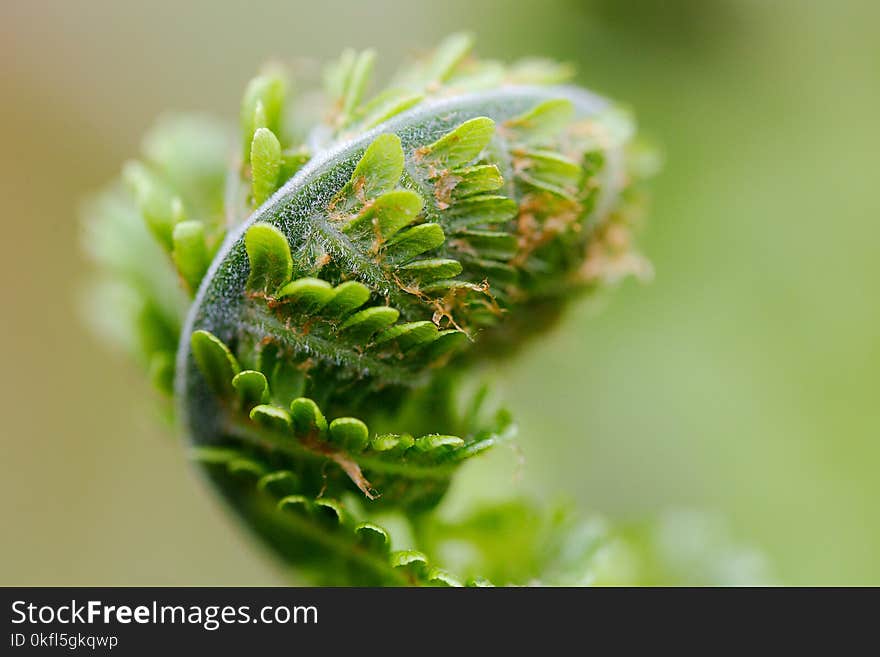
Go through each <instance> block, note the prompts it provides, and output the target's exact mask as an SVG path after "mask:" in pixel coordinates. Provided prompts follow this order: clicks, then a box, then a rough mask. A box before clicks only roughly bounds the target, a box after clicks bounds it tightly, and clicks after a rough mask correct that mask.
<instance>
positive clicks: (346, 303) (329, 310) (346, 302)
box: [321, 281, 370, 317]
mask: <svg viewBox="0 0 880 657" xmlns="http://www.w3.org/2000/svg"><path fill="white" fill-rule="evenodd" d="M369 298H370V290H369V288H368V287H367V286H366V285H364V284H363V283H359V282H357V281H346V282H345V283H340V284H339V285H337V286H336V287H335V288H334V290H333V296H332V297H331V298H330V299H329V300H328V301H327V303H326V304H325V305H324V307H323V308H321V314H323V315H329V316H331V317H344V316H345V315H347V314H348V313H350V312H352V311H354V310H357V309H358V308H360V307H361V306H363V305H364V304H365V303H366V302H367V301H368V300H369Z"/></svg>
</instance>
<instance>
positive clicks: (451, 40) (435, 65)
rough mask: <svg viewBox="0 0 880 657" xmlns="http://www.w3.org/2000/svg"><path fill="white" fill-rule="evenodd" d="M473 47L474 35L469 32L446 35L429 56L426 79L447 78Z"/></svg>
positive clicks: (438, 80)
mask: <svg viewBox="0 0 880 657" xmlns="http://www.w3.org/2000/svg"><path fill="white" fill-rule="evenodd" d="M473 47H474V37H473V35H471V34H467V33H464V32H460V33H458V34H452V35H450V36H448V37H446V39H444V40H443V41H442V42H441V43H440V45H439V46H437V49H436V50H435V51H434V56H433V57H432V58H431V63H430V65H429V66H428V71H427V79H428V81H431V82H443V81H444V80H446V79H447V78H449V77H450V76H451V75H452V73H453V71H455V68H456V67H457V66H458V65H459V64H460V63H461V61H462V60H463V59H464V58H465V57H467V54H468V53H469V52H470V51H471V50H472V49H473Z"/></svg>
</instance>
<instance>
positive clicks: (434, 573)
mask: <svg viewBox="0 0 880 657" xmlns="http://www.w3.org/2000/svg"><path fill="white" fill-rule="evenodd" d="M426 579H427V581H428V584H429V585H430V586H451V587H455V588H459V587H462V586H464V585H463V584H462V583H461V580H459V579H458V578H457V577H455V576H454V575H452V574H451V573H449V572H447V571H445V570H443V569H442V568H431V570H429V571H428V576H427V578H426Z"/></svg>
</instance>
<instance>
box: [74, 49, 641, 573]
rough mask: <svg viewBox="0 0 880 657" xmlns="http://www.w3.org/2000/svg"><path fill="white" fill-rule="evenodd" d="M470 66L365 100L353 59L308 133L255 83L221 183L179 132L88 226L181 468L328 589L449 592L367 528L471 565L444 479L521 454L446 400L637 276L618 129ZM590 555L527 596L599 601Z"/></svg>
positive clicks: (175, 125)
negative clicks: (400, 530) (460, 556)
mask: <svg viewBox="0 0 880 657" xmlns="http://www.w3.org/2000/svg"><path fill="white" fill-rule="evenodd" d="M470 51H471V43H470V39H469V37H467V36H463V35H456V36H453V37H451V38H450V39H448V40H446V41H445V42H444V43H443V44H441V45H440V46H439V47H438V48H437V50H436V51H435V52H434V53H433V54H432V55H431V56H429V57H426V58H425V59H424V60H421V61H418V62H416V63H414V64H412V65H410V66H409V67H407V68H406V69H405V70H404V71H402V72H401V73H400V74H399V75H398V76H397V77H396V79H395V81H394V83H392V85H391V86H390V87H389V88H388V89H387V90H385V91H383V92H380V93H378V94H377V95H375V96H373V97H372V98H370V99H365V94H366V87H367V83H368V80H369V76H370V71H371V68H372V64H373V53H372V52H371V51H367V52H364V53H354V52H346V53H344V54H343V56H342V57H341V58H340V60H339V61H338V62H337V63H336V64H334V65H333V66H331V67H330V68H329V69H328V70H327V73H326V76H325V78H326V79H325V87H326V92H325V98H326V100H325V102H324V104H323V105H320V108H321V109H320V110H318V111H316V110H315V103H314V102H306V100H307V98H304V99H300V100H297V99H295V98H292V97H291V95H290V94H289V93H288V91H287V89H288V81H287V79H286V77H285V75H284V74H282V73H281V72H279V71H277V70H269V71H267V72H266V73H264V74H262V75H260V76H259V77H257V78H256V79H254V80H253V81H252V82H251V83H250V85H249V86H248V88H247V90H246V93H245V97H244V100H243V102H242V108H241V133H242V144H241V147H240V150H239V149H233V150H237V151H238V152H239V156H238V157H237V158H236V159H235V162H234V164H233V165H232V166H231V167H226V160H227V151H229V150H230V149H229V144H228V143H226V139H225V133H224V132H223V131H222V130H218V129H217V128H216V127H214V125H213V124H211V123H209V122H206V121H195V120H192V119H185V120H171V121H168V122H166V123H165V124H164V125H162V126H161V127H160V129H159V130H158V131H157V132H156V133H155V134H154V135H153V137H152V138H151V139H150V140H148V142H147V143H146V145H145V152H146V158H145V161H143V162H137V163H131V164H129V165H128V166H127V168H126V171H125V176H124V177H125V179H126V182H127V187H128V192H124V191H119V190H117V191H114V192H112V193H110V194H109V195H108V196H106V197H104V199H103V200H102V201H101V203H102V207H101V208H100V209H99V210H97V211H96V212H95V214H96V216H98V220H97V221H96V222H95V223H94V224H93V230H92V231H91V233H90V242H91V246H92V249H93V251H94V252H95V253H96V255H97V257H98V259H99V260H101V262H102V264H103V265H104V267H105V270H107V271H109V272H111V274H112V275H111V276H110V277H108V278H109V279H110V280H109V281H105V283H107V284H106V285H105V287H104V288H102V290H101V295H103V296H104V297H105V298H107V299H111V300H113V301H114V302H115V303H116V305H115V306H114V308H115V313H116V314H117V315H118V314H121V311H120V308H121V306H120V305H119V298H120V297H124V298H125V299H127V301H128V302H129V304H130V307H131V313H130V315H129V317H130V319H131V324H132V325H133V326H134V334H135V336H136V337H135V338H134V339H132V340H131V342H132V344H134V345H136V347H137V349H138V350H139V351H140V354H141V356H142V358H143V360H144V362H145V364H146V365H147V367H148V368H149V370H150V372H151V374H152V376H153V379H154V381H155V382H156V384H157V385H158V386H159V387H160V388H161V389H163V390H165V391H166V392H167V393H169V394H170V395H173V398H174V407H175V409H176V413H177V415H178V416H179V421H180V423H181V425H182V426H183V428H184V430H185V432H186V434H187V435H188V437H189V440H190V442H191V446H192V449H191V452H192V455H193V458H194V459H195V460H196V461H198V462H199V463H200V464H201V466H202V467H203V468H204V471H205V472H206V473H207V475H208V477H209V478H210V479H211V481H212V482H213V483H214V484H215V486H216V487H217V489H218V490H219V491H220V493H221V494H222V495H223V496H224V498H225V499H226V500H227V502H228V503H229V504H230V505H231V506H232V507H233V508H235V509H236V510H237V512H238V513H239V514H240V516H241V517H242V518H243V519H244V520H245V521H246V522H247V523H248V524H249V525H250V526H251V527H252V528H253V529H255V530H256V531H257V533H258V534H260V535H261V536H262V538H263V539H264V540H265V541H267V542H268V543H269V544H270V545H271V546H272V547H273V548H274V549H275V551H276V552H277V553H279V554H280V555H282V556H283V557H284V558H285V559H287V560H288V561H289V562H290V563H292V564H294V565H296V566H297V567H298V568H299V569H300V570H302V571H303V572H309V573H311V574H312V575H313V576H314V579H315V581H318V582H320V583H334V584H391V585H402V584H442V585H455V584H459V583H460V580H459V579H456V577H454V576H453V575H451V574H449V573H448V572H447V571H446V570H443V569H442V568H440V567H438V565H437V564H435V562H434V561H433V560H430V559H429V558H428V557H427V556H426V554H425V552H422V551H416V550H413V549H406V550H396V551H392V546H393V547H395V548H396V547H398V545H396V544H395V543H394V541H392V539H391V537H390V536H389V533H388V532H387V531H386V530H385V529H384V528H383V527H382V525H381V523H380V522H379V521H378V520H377V518H379V517H382V516H383V514H388V513H391V512H395V513H398V514H400V515H402V516H403V517H405V518H407V519H408V520H409V521H410V522H411V525H412V527H413V528H414V529H413V532H414V539H413V542H414V543H418V545H417V547H419V548H424V549H426V551H427V549H428V548H430V547H431V546H436V545H437V544H438V541H440V540H441V539H442V535H443V533H444V532H446V533H448V534H449V535H456V536H459V537H464V538H463V540H468V539H470V540H473V541H474V542H475V543H476V544H477V546H478V547H479V544H480V543H481V542H485V540H486V538H487V537H486V536H477V534H479V532H474V531H473V530H472V528H471V529H468V528H467V525H466V524H465V525H462V526H460V527H457V528H454V527H445V528H443V527H441V525H440V524H438V523H437V522H436V521H433V520H432V519H431V518H432V514H431V512H432V510H433V509H434V508H435V507H436V505H437V504H438V503H439V501H440V500H441V499H442V497H443V495H444V493H445V492H446V490H447V488H448V486H449V485H450V482H451V480H452V477H453V475H454V473H455V471H456V469H457V468H458V466H459V465H460V464H461V463H463V462H464V461H466V460H467V459H469V458H472V457H474V456H476V455H478V454H481V453H483V452H484V451H486V450H487V449H490V448H491V447H492V446H493V445H495V444H497V443H499V442H502V441H505V440H507V439H509V438H510V437H511V435H512V433H513V424H512V422H511V420H510V418H509V417H508V415H507V414H506V413H505V412H503V411H502V412H498V413H496V414H494V415H491V414H490V415H489V416H488V417H487V413H486V412H485V411H484V410H483V409H482V406H483V404H482V397H483V395H482V393H481V392H477V393H475V394H474V395H473V397H472V398H471V399H464V400H463V399H461V395H460V394H459V389H460V387H461V385H460V384H461V380H462V377H463V376H466V374H467V372H468V371H469V370H472V369H474V368H475V367H476V366H478V365H479V364H480V363H484V362H487V361H490V360H491V359H492V358H499V357H504V356H505V355H506V354H508V353H509V352H510V351H511V350H513V349H516V348H518V346H519V345H521V344H522V343H523V342H525V341H527V340H528V338H529V337H530V336H532V335H536V334H539V333H540V332H541V330H543V329H544V328H545V327H546V326H548V325H549V324H551V323H552V322H553V321H554V320H555V319H556V318H557V316H558V315H559V313H560V311H561V310H562V309H563V308H564V307H565V306H566V305H567V304H568V303H569V302H570V300H571V299H573V298H576V297H577V296H579V295H580V294H582V293H584V292H589V291H590V290H593V289H595V288H597V287H599V286H601V285H602V284H603V283H605V282H608V281H613V280H615V279H616V278H618V277H619V276H621V275H624V274H627V273H639V272H641V271H643V270H644V268H645V264H644V262H643V261H642V260H641V258H640V257H639V256H638V255H637V254H636V253H635V252H634V251H633V249H632V247H631V244H630V232H631V227H632V226H631V224H632V222H633V216H634V213H633V211H632V207H633V206H634V202H633V196H634V194H633V183H634V179H635V176H634V167H633V165H632V158H630V157H629V156H628V149H629V147H630V142H631V139H632V136H633V129H632V124H631V121H630V120H629V118H628V117H627V116H626V115H625V114H624V113H622V112H621V111H620V110H618V109H617V108H615V107H614V106H613V105H612V104H611V103H609V102H608V101H606V100H604V99H602V98H600V97H598V96H595V95H593V94H591V93H589V92H587V91H585V90H582V89H579V88H576V87H572V86H565V85H563V82H564V81H565V79H566V78H567V77H568V74H569V72H568V70H567V68H566V67H564V66H560V65H556V64H553V63H550V62H545V61H539V60H529V61H526V62H522V63H520V64H515V65H513V66H503V65H501V64H499V63H497V62H491V61H481V60H478V59H476V58H474V57H473V56H472V55H471V53H470ZM321 112H323V115H321ZM316 117H317V118H316ZM226 169H228V171H226ZM132 200H133V201H134V203H133V204H132ZM140 220H143V223H142V224H141V223H140ZM144 227H146V229H147V231H146V232H148V233H149V234H150V236H151V238H152V243H150V240H148V239H147V235H146V234H145V231H144ZM96 244H97V245H98V246H97V247H96ZM102 244H103V245H104V247H105V248H101V246H100V245H102ZM155 245H158V246H159V247H160V248H159V249H156V248H155ZM120 251H121V253H120ZM160 251H165V253H166V254H167V255H165V256H163V255H162V254H161V253H160ZM108 254H112V255H108ZM168 260H170V261H171V263H172V264H173V266H174V268H175V269H176V271H177V276H178V279H179V282H180V285H179V286H178V287H177V288H175V287H174V286H173V285H172V284H171V283H172V282H173V281H170V280H169V276H168V273H167V271H165V270H162V269H161V267H160V266H159V265H157V263H160V264H161V263H162V262H163V261H166V262H167V261H168ZM119 288H122V289H119ZM505 508H506V511H505V513H507V512H508V511H509V513H510V515H512V516H513V517H515V518H517V519H518V520H517V521H516V522H514V525H516V527H518V528H519V529H516V528H514V526H513V525H510V524H509V522H512V521H509V520H505V523H508V524H504V526H503V527H501V529H500V530H499V531H503V532H505V533H508V534H514V533H516V532H517V531H519V532H522V533H523V535H524V536H527V537H529V541H531V543H530V545H532V547H531V548H529V550H533V551H534V554H533V555H532V557H529V558H530V559H532V558H534V560H538V556H539V555H537V553H538V552H542V554H543V556H542V558H541V560H543V561H547V555H549V554H557V553H558V554H562V553H566V554H570V553H571V549H569V550H561V549H554V548H552V547H550V546H549V545H550V542H552V541H551V539H549V538H548V537H549V536H551V535H552V536H555V535H556V534H555V533H553V532H548V531H544V529H542V530H541V531H539V530H538V529H537V527H538V524H540V523H538V524H534V523H532V520H531V519H532V512H531V511H530V510H529V509H528V508H527V507H524V506H519V505H518V504H512V505H508V506H507V507H505ZM499 513H500V512H499ZM490 515H491V514H490ZM502 515H504V514H502ZM526 519H529V520H528V521H527V520H526ZM522 523H525V525H522ZM529 523H532V524H529ZM550 524H552V525H554V532H558V531H560V530H559V528H560V527H563V526H564V527H565V532H567V533H569V534H570V533H572V531H573V530H572V529H571V526H569V525H568V524H566V523H550ZM521 525H522V526H521ZM545 529H546V527H545ZM574 533H577V532H574ZM538 534H540V535H541V536H543V537H544V538H542V539H540V540H537V539H535V536H537V535H538ZM553 540H555V539H553ZM541 541H544V542H543V543H541ZM538 543H541V545H542V546H543V547H541V548H538V547H537V545H538ZM585 545H586V544H585ZM590 545H593V544H592V543H590ZM523 551H524V552H526V551H528V550H526V549H525V548H523ZM594 552H595V546H593V547H590V548H589V549H588V548H587V547H583V549H582V550H580V552H579V553H578V554H579V557H578V559H575V560H574V562H572V560H571V559H570V557H567V558H566V559H567V560H566V559H561V557H560V559H557V561H556V562H555V565H554V566H553V567H549V568H548V567H546V564H545V566H541V567H538V566H536V567H535V568H533V569H532V570H528V569H525V570H523V571H522V573H517V575H520V576H523V577H525V578H527V579H534V578H535V577H538V576H543V577H544V578H545V580H546V581H560V582H564V583H581V582H582V581H592V580H591V579H590V578H591V577H592V578H595V572H594V571H595V563H596V562H595V561H594V560H592V561H591V560H590V558H589V555H592V554H593V553H594ZM590 569H592V570H590ZM489 570H490V571H491V572H489V573H486V574H488V575H497V574H498V573H499V572H501V571H498V570H497V569H492V568H491V567H490V568H489ZM539 570H543V572H538V571H539ZM554 570H555V571H556V572H557V573H558V577H556V576H554V575H553V574H552V572H554ZM588 571H589V572H593V575H590V576H588V575H587V574H586V573H587V572H588ZM573 573H575V574H573ZM469 574H470V575H475V574H476V573H469ZM500 576H502V577H504V578H505V579H507V578H508V574H507V573H504V574H502V575H500ZM511 576H512V575H511ZM554 578H555V579H554ZM470 581H471V583H474V584H479V583H483V582H484V580H482V579H479V578H472V579H471V580H470Z"/></svg>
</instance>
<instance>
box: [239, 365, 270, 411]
mask: <svg viewBox="0 0 880 657" xmlns="http://www.w3.org/2000/svg"><path fill="white" fill-rule="evenodd" d="M232 387H233V388H235V391H236V392H237V393H238V399H239V401H240V402H241V407H242V408H244V409H245V410H247V411H250V409H251V408H253V407H254V406H256V405H258V404H262V403H263V402H265V401H266V400H267V398H268V396H269V383H268V381H266V376H265V375H264V374H263V373H262V372H256V371H254V370H244V371H242V372H239V373H238V374H236V375H235V376H234V377H233V379H232Z"/></svg>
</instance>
